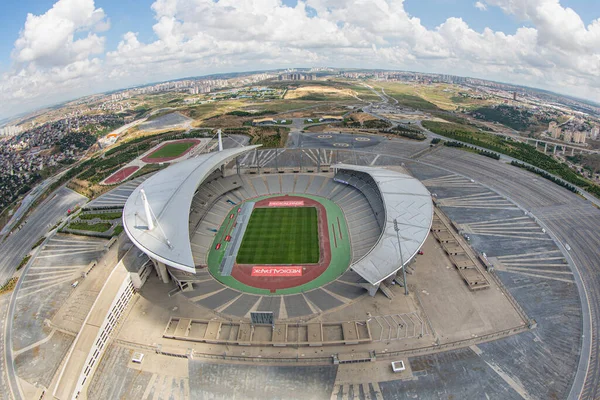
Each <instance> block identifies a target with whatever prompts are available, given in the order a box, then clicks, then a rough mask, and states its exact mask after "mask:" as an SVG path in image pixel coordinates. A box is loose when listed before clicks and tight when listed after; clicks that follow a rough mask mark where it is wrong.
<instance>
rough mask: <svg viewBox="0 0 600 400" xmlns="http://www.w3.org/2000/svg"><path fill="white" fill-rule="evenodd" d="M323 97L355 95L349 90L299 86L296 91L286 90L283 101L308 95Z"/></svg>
mask: <svg viewBox="0 0 600 400" xmlns="http://www.w3.org/2000/svg"><path fill="white" fill-rule="evenodd" d="M312 94H314V95H325V96H332V97H356V93H354V91H352V90H350V89H337V88H334V87H330V86H301V87H299V88H297V89H293V90H288V92H287V93H286V94H285V97H284V98H285V99H286V100H287V99H297V98H299V97H303V96H309V95H312Z"/></svg>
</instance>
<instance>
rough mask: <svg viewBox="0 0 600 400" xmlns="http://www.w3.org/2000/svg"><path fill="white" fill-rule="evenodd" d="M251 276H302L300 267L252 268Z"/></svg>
mask: <svg viewBox="0 0 600 400" xmlns="http://www.w3.org/2000/svg"><path fill="white" fill-rule="evenodd" d="M251 276H277V277H280V276H302V267H271V266H265V267H261V266H256V267H252V275H251Z"/></svg>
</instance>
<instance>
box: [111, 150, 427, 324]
mask: <svg viewBox="0 0 600 400" xmlns="http://www.w3.org/2000/svg"><path fill="white" fill-rule="evenodd" d="M258 147H259V146H247V147H239V148H232V149H226V150H222V151H217V152H212V153H207V154H201V155H197V156H195V157H192V158H189V159H188V160H185V161H182V162H180V163H177V164H175V165H172V166H170V167H169V168H167V169H165V170H163V171H161V172H159V173H157V174H155V175H154V176H152V177H150V178H149V179H147V180H146V181H145V182H144V183H143V184H141V185H140V186H139V187H138V188H136V189H135V190H134V191H133V193H132V194H131V196H129V198H128V200H127V202H126V204H125V208H124V212H123V221H124V228H125V232H126V233H127V235H128V236H129V238H130V239H131V241H132V242H133V243H134V244H135V246H137V247H138V248H139V249H140V250H141V251H143V252H144V253H145V254H147V255H148V256H149V258H150V259H151V260H152V262H153V265H154V267H155V268H156V271H157V273H158V275H159V276H160V277H161V279H162V281H163V282H164V283H168V282H170V281H171V280H173V281H174V282H176V283H177V286H178V289H179V290H180V291H181V292H182V293H183V294H184V295H185V296H186V297H188V298H190V299H194V298H198V297H203V296H204V297H203V299H202V301H200V304H201V305H204V306H205V307H209V308H212V307H217V306H218V305H221V304H228V306H227V307H226V308H225V309H224V310H223V311H222V313H223V314H225V315H230V316H234V317H238V318H239V317H241V318H250V313H251V312H252V311H258V312H272V313H273V315H274V317H275V318H276V319H278V320H279V319H293V318H299V317H306V316H308V315H312V314H314V313H315V310H318V312H326V311H328V310H329V309H333V308H336V307H339V306H340V305H342V302H341V301H340V299H350V300H351V299H355V298H357V297H359V296H361V295H363V294H364V293H366V292H368V293H369V294H370V295H371V296H374V295H375V293H376V292H377V290H378V289H381V290H382V292H383V293H384V294H386V293H389V291H388V290H386V289H387V286H389V285H391V284H395V283H396V279H397V278H396V275H397V274H398V273H399V272H400V271H401V270H402V267H403V266H405V265H407V264H410V263H411V262H412V261H413V260H414V257H415V256H416V255H417V253H418V252H419V250H420V249H421V247H422V245H423V243H424V241H425V239H426V238H427V236H428V234H429V231H430V228H431V225H432V218H433V203H432V200H431V195H430V193H429V191H428V190H427V189H426V188H425V186H423V185H422V184H421V183H420V182H419V181H418V180H417V179H415V178H413V177H412V176H410V175H408V174H407V173H406V172H399V171H401V170H402V169H401V168H399V167H396V168H395V170H391V169H385V168H377V167H366V166H356V165H348V164H342V163H338V164H334V165H328V164H319V165H318V166H317V168H314V169H312V170H310V171H305V172H302V173H301V172H299V171H294V169H293V168H292V169H289V168H288V169H287V170H286V169H285V168H282V169H278V170H276V171H272V170H270V169H263V170H262V171H261V170H260V167H257V168H244V166H242V165H241V163H240V161H239V160H240V157H243V156H248V155H249V154H250V155H252V154H253V153H254V154H257V151H256V150H257V148H258ZM221 148H222V147H221ZM242 170H243V171H242ZM186 227H187V229H186ZM404 279H405V278H402V277H400V278H398V280H397V282H398V283H399V284H402V283H403V282H404ZM207 294H208V296H206V295H207ZM299 294H300V295H299ZM280 297H281V298H282V301H281V300H280V301H278V300H279V298H280ZM309 303H311V304H313V307H311V306H309ZM314 306H316V308H315V307H314Z"/></svg>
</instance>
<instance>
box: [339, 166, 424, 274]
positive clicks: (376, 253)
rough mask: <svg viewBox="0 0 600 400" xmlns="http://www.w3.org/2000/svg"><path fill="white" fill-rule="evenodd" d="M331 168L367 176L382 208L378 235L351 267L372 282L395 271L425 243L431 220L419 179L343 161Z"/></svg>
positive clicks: (422, 186)
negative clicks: (364, 253)
mask: <svg viewBox="0 0 600 400" xmlns="http://www.w3.org/2000/svg"><path fill="white" fill-rule="evenodd" d="M333 167H334V168H335V169H336V170H338V169H342V170H349V171H359V172H363V173H366V174H368V175H370V176H371V178H373V180H374V181H375V183H377V187H378V188H379V191H380V193H381V197H382V199H383V205H384V211H385V226H384V227H383V232H382V234H381V237H380V238H379V240H378V241H377V243H376V244H375V246H373V248H372V249H371V250H370V251H369V252H368V253H367V254H366V255H365V256H363V257H362V258H361V259H360V260H358V261H357V262H355V263H354V264H353V265H352V266H351V267H352V269H353V270H354V271H356V273H358V274H359V275H360V276H362V277H363V278H364V279H365V280H367V281H368V282H369V283H371V284H372V285H376V284H378V283H380V282H381V281H382V280H384V279H385V278H387V277H389V276H391V275H392V274H394V273H396V272H397V271H398V270H399V269H400V268H402V266H403V264H404V265H406V263H407V262H408V261H410V260H411V259H412V258H413V257H414V256H415V254H416V253H417V252H418V251H419V249H420V248H421V246H422V245H423V243H424V242H425V239H426V238H427V235H429V230H430V229H431V223H432V220H433V202H432V201H431V194H430V193H429V191H428V190H427V188H426V187H425V186H424V185H423V184H422V183H421V182H420V181H419V180H417V179H415V178H413V177H412V176H410V175H407V174H403V173H400V172H395V171H391V170H388V169H384V168H379V167H378V168H374V167H362V166H357V165H347V164H337V165H334V166H333ZM394 220H396V221H397V225H398V228H399V231H398V233H396V230H395V229H394ZM398 236H399V239H400V245H401V247H402V254H400V251H399V247H398ZM401 260H402V261H403V263H402V262H401Z"/></svg>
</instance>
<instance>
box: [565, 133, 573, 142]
mask: <svg viewBox="0 0 600 400" xmlns="http://www.w3.org/2000/svg"><path fill="white" fill-rule="evenodd" d="M572 139H573V132H572V131H564V132H563V140H564V141H565V142H571V140H572Z"/></svg>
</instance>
